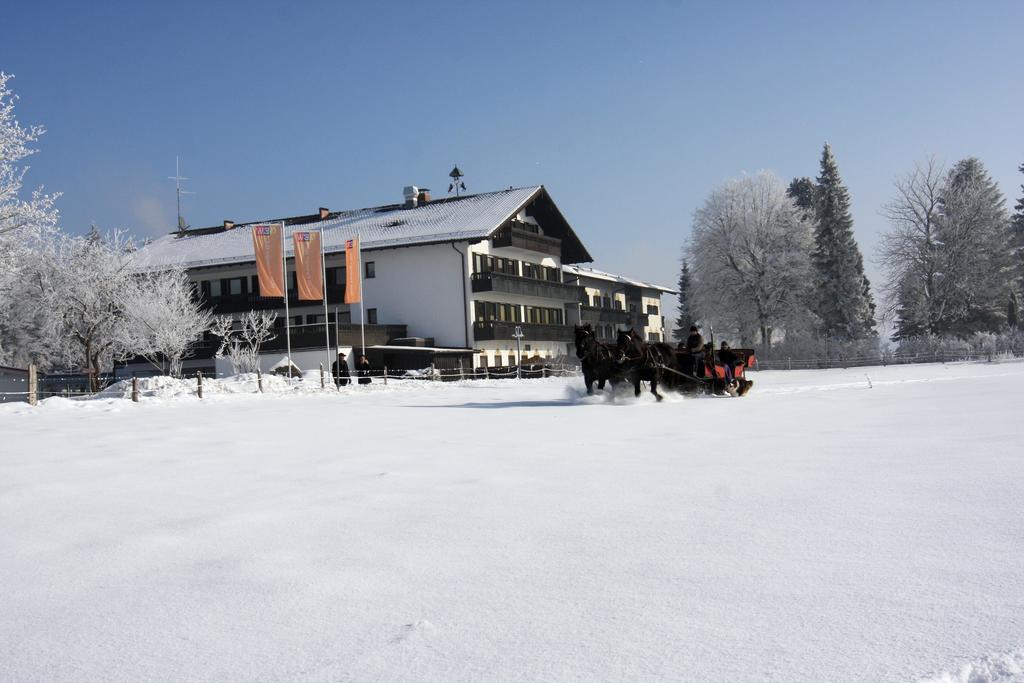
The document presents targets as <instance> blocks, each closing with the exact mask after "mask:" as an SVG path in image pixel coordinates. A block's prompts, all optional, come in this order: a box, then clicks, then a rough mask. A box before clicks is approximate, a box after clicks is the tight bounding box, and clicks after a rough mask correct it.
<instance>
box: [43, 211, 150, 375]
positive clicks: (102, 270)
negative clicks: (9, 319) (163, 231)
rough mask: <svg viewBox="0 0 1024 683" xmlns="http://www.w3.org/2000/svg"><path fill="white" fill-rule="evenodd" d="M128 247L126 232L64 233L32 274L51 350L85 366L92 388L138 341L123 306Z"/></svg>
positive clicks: (129, 275) (129, 280)
mask: <svg viewBox="0 0 1024 683" xmlns="http://www.w3.org/2000/svg"><path fill="white" fill-rule="evenodd" d="M129 245H130V240H128V238H127V237H126V236H125V235H124V234H123V233H119V232H113V233H110V234H109V235H107V236H103V235H101V234H100V233H99V232H98V231H97V230H96V229H95V228H93V230H92V232H91V233H90V234H89V235H87V236H85V237H72V236H67V235H64V236H60V237H58V238H57V239H54V240H52V241H51V242H50V243H49V245H48V248H47V250H46V251H45V252H42V253H40V254H39V262H38V267H37V268H36V269H35V272H34V273H33V274H32V277H33V278H34V280H35V285H36V287H37V299H36V300H37V301H38V303H39V305H40V306H42V307H43V309H44V310H45V311H46V312H47V319H46V327H47V333H48V335H47V336H48V339H49V343H50V345H51V349H52V352H53V353H54V355H55V357H58V358H61V359H62V360H63V362H64V363H65V364H66V365H67V366H68V367H73V368H86V369H87V370H88V371H89V372H90V387H91V389H92V390H93V391H98V390H99V374H100V373H101V372H102V371H103V370H105V369H107V368H109V367H110V366H111V364H112V363H113V362H114V361H116V360H123V359H125V358H127V357H129V356H131V355H133V353H134V351H135V348H134V347H135V344H136V343H137V342H136V340H135V339H134V338H133V336H132V334H131V328H130V326H129V324H128V322H129V316H128V313H127V312H126V310H125V305H124V303H125V298H124V297H125V293H126V292H129V291H131V290H132V288H133V277H134V275H133V271H132V265H133V259H132V252H131V249H130V248H129Z"/></svg>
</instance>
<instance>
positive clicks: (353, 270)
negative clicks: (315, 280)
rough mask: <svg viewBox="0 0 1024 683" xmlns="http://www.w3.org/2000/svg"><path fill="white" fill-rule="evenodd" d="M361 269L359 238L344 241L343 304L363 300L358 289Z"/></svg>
mask: <svg viewBox="0 0 1024 683" xmlns="http://www.w3.org/2000/svg"><path fill="white" fill-rule="evenodd" d="M361 267H362V264H361V262H360V258H359V238H356V239H354V240H346V241H345V303H347V304H358V303H359V302H360V301H362V300H363V292H362V291H361V288H360V286H359V285H360V277H359V275H360V273H359V269H360V268H361Z"/></svg>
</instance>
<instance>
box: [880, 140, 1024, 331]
mask: <svg viewBox="0 0 1024 683" xmlns="http://www.w3.org/2000/svg"><path fill="white" fill-rule="evenodd" d="M896 188H897V196H896V198H895V199H894V200H893V201H892V202H890V204H888V205H887V206H886V214H887V215H888V217H889V219H890V222H891V224H892V228H891V230H890V232H889V233H888V234H887V235H886V236H885V237H884V238H883V240H882V245H881V252H880V256H881V262H882V265H883V266H884V267H885V268H886V270H887V273H888V281H887V283H886V285H887V292H888V294H889V300H890V307H891V310H892V311H893V312H894V313H895V315H896V331H895V334H894V335H893V338H894V339H896V340H904V339H908V338H911V337H916V336H921V335H936V336H942V335H953V336H958V337H961V338H966V337H968V336H971V335H972V334H974V333H976V332H996V331H998V330H1000V329H1001V328H1003V327H1004V326H1005V325H1006V322H1007V314H1008V309H1007V301H1008V298H1009V296H1010V293H1011V290H1012V288H1013V277H1014V269H1013V261H1012V254H1011V249H1010V244H1011V242H1012V234H1011V230H1010V221H1009V216H1008V215H1007V212H1006V209H1005V201H1004V199H1003V196H1002V193H1001V192H1000V191H999V188H998V187H997V186H996V184H995V183H994V182H993V181H992V179H991V178H990V177H989V175H988V173H987V172H986V171H985V168H984V166H982V164H981V162H980V161H978V160H977V159H975V158H968V159H964V160H962V161H960V162H957V164H956V165H954V166H953V168H951V169H950V170H949V171H948V172H944V171H943V170H942V169H941V167H939V165H938V164H936V163H935V162H934V160H929V161H928V162H927V163H925V164H923V165H918V166H917V167H916V168H915V170H914V171H912V172H911V173H910V174H909V175H908V176H907V177H905V178H903V179H900V180H898V181H897V183H896Z"/></svg>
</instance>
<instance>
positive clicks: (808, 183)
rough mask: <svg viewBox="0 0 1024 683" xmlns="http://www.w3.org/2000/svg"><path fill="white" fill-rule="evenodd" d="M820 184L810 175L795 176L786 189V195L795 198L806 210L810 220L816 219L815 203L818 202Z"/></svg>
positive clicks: (806, 215)
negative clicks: (816, 183) (815, 182)
mask: <svg viewBox="0 0 1024 683" xmlns="http://www.w3.org/2000/svg"><path fill="white" fill-rule="evenodd" d="M817 195H818V186H817V185H815V184H814V181H813V180H811V179H810V178H808V177H806V176H805V177H803V178H793V181H792V182H791V183H790V184H789V187H788V188H787V189H786V196H787V197H789V198H790V199H792V200H793V203H794V204H796V205H797V206H798V207H799V208H800V209H801V210H803V212H804V216H805V217H806V218H807V219H808V220H814V219H815V211H816V209H815V204H816V203H817Z"/></svg>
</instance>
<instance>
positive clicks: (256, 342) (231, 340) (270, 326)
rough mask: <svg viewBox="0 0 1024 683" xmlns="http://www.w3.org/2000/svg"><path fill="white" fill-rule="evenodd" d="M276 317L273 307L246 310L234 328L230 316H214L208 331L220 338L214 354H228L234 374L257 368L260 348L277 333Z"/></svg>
mask: <svg viewBox="0 0 1024 683" xmlns="http://www.w3.org/2000/svg"><path fill="white" fill-rule="evenodd" d="M276 320H277V313H275V312H273V311H249V312H247V313H244V314H242V315H241V316H240V318H239V320H238V327H237V328H236V327H235V319H234V317H233V316H230V315H221V316H217V317H216V318H215V319H214V321H213V326H212V328H211V333H212V334H214V335H215V336H217V337H220V339H221V343H220V348H219V349H218V350H217V357H218V358H223V357H224V356H227V357H228V360H230V362H231V371H232V372H233V373H235V374H236V375H237V374H239V373H241V372H256V370H257V369H258V367H259V358H260V348H261V347H262V346H263V344H264V343H265V342H268V341H270V340H272V339H275V338H276V337H277V333H276V332H275V331H274V322H275V321H276Z"/></svg>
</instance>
